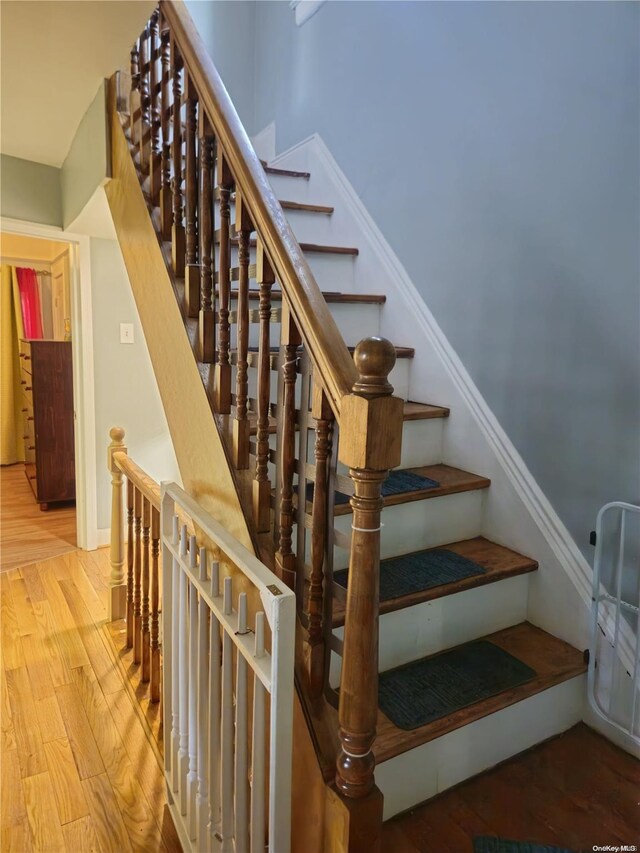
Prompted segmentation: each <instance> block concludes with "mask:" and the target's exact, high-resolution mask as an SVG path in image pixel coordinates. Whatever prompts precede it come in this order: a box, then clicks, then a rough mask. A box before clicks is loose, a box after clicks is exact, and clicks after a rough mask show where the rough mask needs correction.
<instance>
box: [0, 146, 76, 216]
mask: <svg viewBox="0 0 640 853" xmlns="http://www.w3.org/2000/svg"><path fill="white" fill-rule="evenodd" d="M60 172H61V170H60V169H56V168H55V166H45V165H44V164H42V163H33V162H32V161H31V160H21V159H19V158H18V157H9V156H8V155H7V154H1V155H0V215H2V216H5V217H7V218H8V219H23V220H26V221H27V222H37V223H39V224H42V225H58V226H60V225H62V187H61V181H60Z"/></svg>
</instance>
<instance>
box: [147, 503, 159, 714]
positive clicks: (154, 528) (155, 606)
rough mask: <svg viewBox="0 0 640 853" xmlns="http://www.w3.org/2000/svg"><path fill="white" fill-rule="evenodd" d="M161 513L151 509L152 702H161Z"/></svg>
mask: <svg viewBox="0 0 640 853" xmlns="http://www.w3.org/2000/svg"><path fill="white" fill-rule="evenodd" d="M159 555H160V512H159V510H157V509H156V508H155V507H151V684H150V685H149V689H150V692H151V701H152V702H159V701H160V671H161V667H162V664H161V661H160V572H159V567H158V562H159Z"/></svg>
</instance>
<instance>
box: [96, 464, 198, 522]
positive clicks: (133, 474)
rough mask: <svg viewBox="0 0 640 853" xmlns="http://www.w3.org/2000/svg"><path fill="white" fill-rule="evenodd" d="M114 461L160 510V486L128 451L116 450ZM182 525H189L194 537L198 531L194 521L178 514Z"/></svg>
mask: <svg viewBox="0 0 640 853" xmlns="http://www.w3.org/2000/svg"><path fill="white" fill-rule="evenodd" d="M112 459H113V462H114V465H115V466H116V467H117V468H118V469H119V470H120V471H121V472H122V473H123V474H124V475H125V477H126V478H127V479H128V480H131V482H132V483H133V485H134V486H135V487H136V489H137V490H138V491H139V492H140V493H141V494H142V495H144V497H145V498H146V499H147V500H148V501H149V503H150V504H151V506H153V507H154V508H155V509H157V510H160V484H159V483H156V481H155V480H154V479H153V477H150V476H149V475H148V474H147V472H146V471H143V470H142V468H141V467H140V466H139V465H137V464H136V463H135V462H134V461H133V459H132V458H131V457H130V456H128V455H127V453H126V451H120V450H116V451H115V452H114V453H113V455H112ZM178 516H179V519H180V524H181V525H182V524H186V525H187V533H188V534H189V535H190V536H192V535H193V534H194V533H195V532H196V529H195V527H194V526H193V522H192V520H191V519H190V518H189V517H188V516H186V515H181V514H180V513H178Z"/></svg>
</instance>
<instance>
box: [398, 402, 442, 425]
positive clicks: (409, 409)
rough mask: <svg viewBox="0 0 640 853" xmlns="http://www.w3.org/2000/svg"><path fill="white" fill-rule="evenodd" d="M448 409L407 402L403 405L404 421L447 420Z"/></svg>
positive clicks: (428, 404)
mask: <svg viewBox="0 0 640 853" xmlns="http://www.w3.org/2000/svg"><path fill="white" fill-rule="evenodd" d="M449 414H450V409H448V408H447V407H446V406H432V405H431V404H430V403H415V402H414V401H413V400H407V401H406V402H405V404H404V419H405V421H425V420H430V419H431V418H448V417H449Z"/></svg>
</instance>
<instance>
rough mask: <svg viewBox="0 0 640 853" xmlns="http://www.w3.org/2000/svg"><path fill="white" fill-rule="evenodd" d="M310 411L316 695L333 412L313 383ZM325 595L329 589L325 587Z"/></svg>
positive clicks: (311, 667)
mask: <svg viewBox="0 0 640 853" xmlns="http://www.w3.org/2000/svg"><path fill="white" fill-rule="evenodd" d="M312 414H313V417H314V418H315V420H316V443H315V467H316V479H315V483H314V489H313V508H312V516H311V577H310V579H309V580H310V582H309V601H308V615H309V627H308V631H307V643H308V650H307V653H308V660H307V676H308V679H309V689H310V692H311V694H312V695H313V696H319V695H320V694H321V693H322V690H323V688H324V655H325V649H324V630H323V625H322V615H323V611H324V598H323V582H324V566H325V557H326V553H327V529H328V525H329V524H331V523H332V519H329V518H328V516H327V509H328V493H327V490H328V485H329V476H330V472H329V464H330V460H331V443H332V432H333V412H332V411H331V406H330V405H329V401H328V400H327V397H326V394H325V393H324V392H323V390H322V388H321V387H319V386H318V384H317V383H316V384H315V385H314V389H313V404H312ZM326 594H327V595H331V590H330V589H327V592H326Z"/></svg>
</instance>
